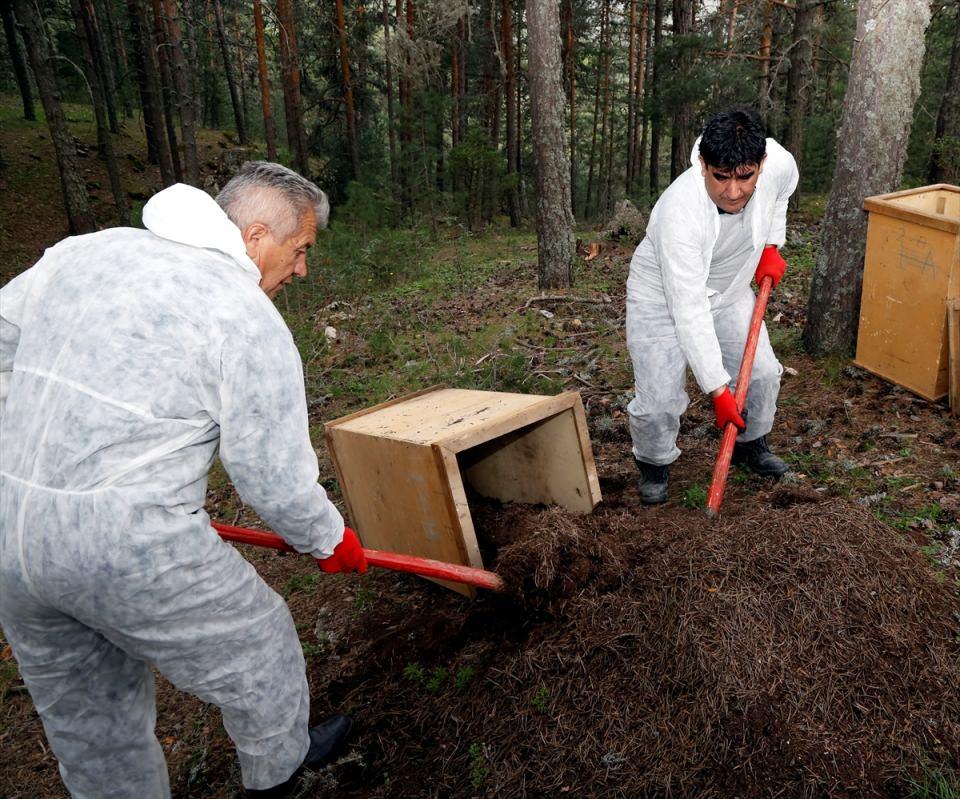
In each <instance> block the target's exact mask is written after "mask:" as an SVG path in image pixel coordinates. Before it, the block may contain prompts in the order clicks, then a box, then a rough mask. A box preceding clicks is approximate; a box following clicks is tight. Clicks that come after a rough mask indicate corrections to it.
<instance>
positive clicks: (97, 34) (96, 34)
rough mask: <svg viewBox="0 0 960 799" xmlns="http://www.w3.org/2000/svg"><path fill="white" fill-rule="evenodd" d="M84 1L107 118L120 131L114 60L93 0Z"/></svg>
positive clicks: (111, 126)
mask: <svg viewBox="0 0 960 799" xmlns="http://www.w3.org/2000/svg"><path fill="white" fill-rule="evenodd" d="M81 2H82V3H83V13H84V16H85V18H86V19H87V39H88V40H89V46H90V54H91V55H92V56H93V63H94V65H95V68H96V69H97V70H98V72H99V73H100V80H101V82H102V85H103V93H104V102H105V105H106V110H107V119H108V120H109V124H110V132H111V133H120V122H119V120H118V118H117V105H116V101H115V98H116V96H117V81H116V73H115V72H114V70H113V61H112V60H111V59H110V56H109V54H108V53H107V50H106V48H105V47H104V36H103V31H102V30H101V29H100V22H99V20H98V19H97V11H96V9H95V8H94V7H93V0H81Z"/></svg>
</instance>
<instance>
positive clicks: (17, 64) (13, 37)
mask: <svg viewBox="0 0 960 799" xmlns="http://www.w3.org/2000/svg"><path fill="white" fill-rule="evenodd" d="M0 14H2V16H3V32H4V34H5V35H6V37H7V52H8V53H10V61H11V62H12V63H13V73H14V75H15V76H16V79H17V88H18V89H19V90H20V100H21V102H22V103H23V118H24V119H29V120H30V121H31V122H35V121H36V119H37V114H36V112H35V111H34V110H33V91H32V90H31V88H30V74H29V73H28V72H27V65H26V62H25V61H24V60H23V53H22V52H21V51H20V43H19V42H18V41H17V28H16V23H15V22H14V19H13V5H12V4H11V3H9V2H8V1H7V0H2V2H0Z"/></svg>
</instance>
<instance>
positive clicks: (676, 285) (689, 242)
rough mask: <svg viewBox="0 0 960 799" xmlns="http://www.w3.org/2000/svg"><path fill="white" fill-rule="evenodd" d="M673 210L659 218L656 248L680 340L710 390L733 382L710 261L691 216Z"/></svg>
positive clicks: (703, 386)
mask: <svg viewBox="0 0 960 799" xmlns="http://www.w3.org/2000/svg"><path fill="white" fill-rule="evenodd" d="M670 210H671V211H672V213H669V214H665V215H664V217H663V218H662V219H661V220H659V221H660V224H659V225H658V226H657V227H658V230H657V235H655V236H654V237H653V241H654V248H655V250H656V254H657V261H658V262H659V264H660V269H661V273H662V275H663V291H664V296H665V297H666V302H667V309H668V310H669V311H670V316H671V318H672V319H673V324H674V326H675V328H676V331H677V341H678V342H679V344H680V349H681V350H682V351H683V354H684V357H685V358H686V359H687V363H688V364H689V365H690V369H691V370H692V371H693V376H694V377H695V378H696V381H697V384H698V385H699V386H700V389H701V390H702V391H704V392H707V393H708V392H710V391H713V390H714V389H717V388H720V386H725V385H726V384H727V383H729V382H730V375H729V374H727V371H726V370H725V369H724V368H723V355H722V353H721V351H720V343H719V342H718V341H717V334H716V331H715V330H714V327H713V315H712V314H711V312H710V300H709V297H708V295H707V276H708V273H709V265H708V264H705V263H704V259H703V255H702V253H701V252H700V248H699V246H698V245H697V241H696V233H695V232H691V229H692V226H691V224H690V221H689V219H681V218H680V214H678V213H677V212H676V210H675V209H670Z"/></svg>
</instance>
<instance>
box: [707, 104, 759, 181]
mask: <svg viewBox="0 0 960 799" xmlns="http://www.w3.org/2000/svg"><path fill="white" fill-rule="evenodd" d="M766 136H767V133H766V128H765V126H764V124H763V120H762V119H760V115H759V114H758V113H757V112H756V110H755V109H753V108H750V107H749V106H738V107H736V108H731V109H729V110H727V111H721V112H720V113H719V114H717V115H716V116H714V117H713V118H712V119H711V120H710V121H709V122H707V124H706V125H704V127H703V134H702V135H701V139H700V155H702V156H703V160H704V161H706V162H707V163H708V164H709V165H710V166H712V167H715V168H717V169H722V170H723V171H725V172H735V171H736V170H738V169H740V168H742V167H744V166H747V165H748V164H759V163H760V162H761V161H762V160H763V156H764V155H765V154H766V152H767V138H766Z"/></svg>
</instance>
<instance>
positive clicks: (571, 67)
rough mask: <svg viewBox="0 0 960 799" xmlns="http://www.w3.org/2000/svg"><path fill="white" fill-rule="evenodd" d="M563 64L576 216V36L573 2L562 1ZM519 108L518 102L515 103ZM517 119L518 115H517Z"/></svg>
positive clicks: (571, 191) (574, 214)
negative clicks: (568, 111) (568, 115)
mask: <svg viewBox="0 0 960 799" xmlns="http://www.w3.org/2000/svg"><path fill="white" fill-rule="evenodd" d="M563 24H564V40H563V41H564V45H563V51H562V56H563V64H564V74H565V75H566V80H567V86H566V88H567V97H568V98H569V105H570V209H571V211H572V212H573V216H574V218H576V216H577V59H576V49H577V36H576V29H575V28H574V24H573V0H563ZM517 105H518V107H519V102H518V103H517ZM517 116H518V118H519V113H518V115H517Z"/></svg>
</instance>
